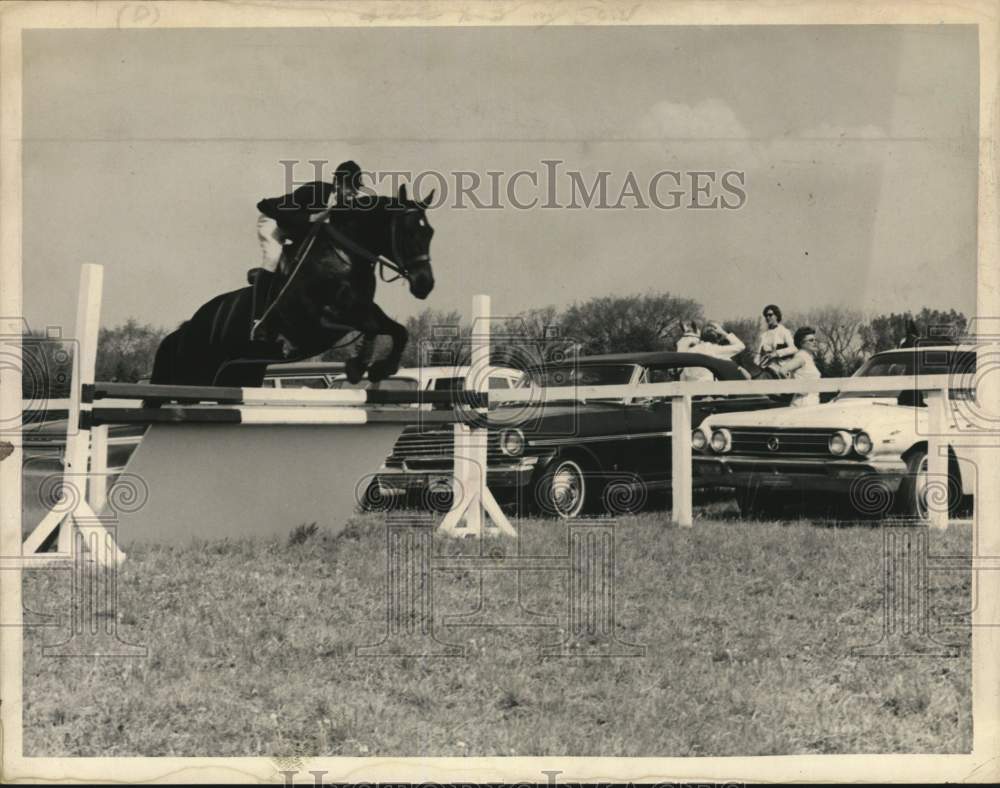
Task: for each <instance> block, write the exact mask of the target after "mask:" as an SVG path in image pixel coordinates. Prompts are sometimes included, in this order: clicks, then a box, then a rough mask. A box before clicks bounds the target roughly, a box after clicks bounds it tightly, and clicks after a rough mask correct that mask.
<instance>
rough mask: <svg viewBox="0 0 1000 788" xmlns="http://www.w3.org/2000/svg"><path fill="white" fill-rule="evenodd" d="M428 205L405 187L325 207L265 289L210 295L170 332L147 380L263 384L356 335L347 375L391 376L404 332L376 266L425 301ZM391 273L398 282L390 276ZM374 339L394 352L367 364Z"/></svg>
mask: <svg viewBox="0 0 1000 788" xmlns="http://www.w3.org/2000/svg"><path fill="white" fill-rule="evenodd" d="M432 199H433V193H432V194H431V195H430V196H429V197H428V198H427V199H426V200H411V199H409V198H408V197H407V194H406V186H405V185H403V186H400V189H399V193H398V195H397V196H394V197H386V196H380V195H357V196H355V197H354V198H352V199H351V200H349V201H346V202H345V204H343V205H338V206H334V207H333V208H330V209H328V210H327V211H326V212H325V214H324V215H322V216H321V217H319V220H318V221H315V222H312V223H311V226H310V228H309V230H308V232H306V233H305V234H304V235H302V236H301V237H298V238H293V239H292V242H291V243H290V244H289V245H288V246H286V247H285V253H284V255H283V263H282V266H281V267H280V268H279V272H278V273H276V274H273V275H271V276H270V277H269V279H268V280H267V282H266V284H264V285H263V286H256V287H254V286H251V287H243V288H240V289H239V290H233V291H231V292H228V293H223V294H221V295H218V296H216V297H215V298H213V299H212V300H210V301H208V302H207V303H206V304H204V305H203V306H201V307H200V308H199V309H198V310H197V311H196V312H195V313H194V315H193V316H192V317H191V319H190V320H187V321H185V322H184V323H182V324H181V326H180V327H179V328H178V329H177V330H176V331H174V332H173V333H171V334H168V335H167V336H166V337H165V338H164V339H163V341H162V342H161V343H160V346H159V347H158V348H157V351H156V357H155V360H154V363H153V373H152V376H151V378H150V383H154V384H172V385H194V386H198V385H201V386H210V385H215V386H240V387H244V386H260V385H262V384H263V381H264V373H265V370H266V369H267V365H268V364H270V363H274V362H279V361H296V360H302V359H306V358H311V357H313V356H316V355H318V354H320V353H322V352H324V351H326V350H329V349H330V348H332V347H334V346H336V345H337V343H338V342H340V341H341V340H342V339H343V338H344V337H345V336H347V335H349V334H353V333H354V332H357V331H360V332H361V335H362V342H361V345H360V348H359V349H358V351H357V353H356V354H355V356H354V357H353V358H351V359H350V360H349V361H348V362H347V364H346V367H345V371H346V373H347V376H348V378H349V379H350V380H351V381H352V382H358V381H359V380H361V378H362V377H363V376H364V375H365V373H367V375H368V379H369V380H371V381H372V382H377V381H379V380H382V379H384V378H386V377H388V376H389V375H392V374H393V373H395V372H396V370H398V369H399V365H400V361H401V358H402V354H403V350H404V349H405V347H406V343H407V340H408V335H407V331H406V329H405V328H404V327H403V326H402V325H400V324H399V323H397V322H396V321H394V320H392V319H391V318H390V317H388V316H387V315H386V314H385V312H383V311H382V309H381V308H379V306H378V305H377V304H376V303H375V300H374V299H375V289H376V268H377V269H378V274H379V277H380V278H381V279H382V280H383V281H386V282H390V281H395V279H399V278H403V279H406V280H407V282H408V283H409V288H410V293H411V294H412V295H413V296H415V297H416V298H419V299H425V298H427V296H428V295H430V292H431V290H433V289H434V273H433V270H432V268H431V259H430V242H431V237H432V236H433V234H434V229H433V228H432V227H431V226H430V223H429V222H428V221H427V217H426V210H427V207H428V205H429V204H430V202H431V200H432ZM288 261H292V262H290V263H289V262H288ZM387 268H388V269H390V270H392V271H394V272H395V274H396V276H395V277H393V278H391V279H390V278H387V277H386V274H385V269H387ZM262 306H263V308H262ZM258 315H259V317H258ZM379 335H387V336H389V338H390V339H391V340H392V348H391V350H390V351H389V353H388V354H387V356H386V357H385V358H384V359H382V360H379V361H376V362H374V363H373V362H372V357H373V353H374V341H375V338H376V337H377V336H379Z"/></svg>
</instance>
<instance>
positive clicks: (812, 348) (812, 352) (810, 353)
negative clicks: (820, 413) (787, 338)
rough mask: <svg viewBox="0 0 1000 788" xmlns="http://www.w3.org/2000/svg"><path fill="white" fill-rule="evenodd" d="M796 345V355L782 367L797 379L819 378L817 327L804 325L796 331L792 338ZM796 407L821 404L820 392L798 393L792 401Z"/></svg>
mask: <svg viewBox="0 0 1000 788" xmlns="http://www.w3.org/2000/svg"><path fill="white" fill-rule="evenodd" d="M792 341H793V342H794V343H795V347H796V348H798V350H796V351H795V355H794V356H792V358H791V359H790V360H789V361H786V362H785V363H784V364H783V365H782V368H783V369H784V371H785V372H786V373H788V376H789V377H792V378H795V379H796V380H819V379H820V378H821V377H822V375H821V374H820V371H819V369H818V368H817V367H816V331H815V329H812V328H808V327H803V328H800V329H799V330H798V331H796V332H795V336H794V337H793V338H792ZM791 404H792V406H794V407H802V406H804V405H819V393H818V392H815V391H814V392H811V393H809V394H796V395H795V396H794V397H793V399H792V402H791Z"/></svg>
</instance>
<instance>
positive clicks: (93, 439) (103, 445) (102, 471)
mask: <svg viewBox="0 0 1000 788" xmlns="http://www.w3.org/2000/svg"><path fill="white" fill-rule="evenodd" d="M89 481H90V498H89V500H90V506H91V508H92V509H93V510H94V511H95V512H97V513H98V514H100V513H101V510H102V509H103V508H104V504H106V503H107V502H108V425H107V424H99V425H98V426H96V427H94V429H92V430H91V431H90V479H89Z"/></svg>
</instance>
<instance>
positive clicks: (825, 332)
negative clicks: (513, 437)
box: [22, 292, 967, 398]
mask: <svg viewBox="0 0 1000 788" xmlns="http://www.w3.org/2000/svg"><path fill="white" fill-rule="evenodd" d="M705 318H706V315H705V310H704V307H703V306H702V305H701V304H700V303H698V302H697V301H695V300H693V299H690V298H683V297H680V296H675V295H672V294H671V293H666V292H664V293H648V294H637V295H628V296H599V297H595V298H591V299H588V300H586V301H581V302H577V303H573V304H571V305H569V306H567V307H562V308H560V307H556V306H546V307H541V308H534V309H527V310H524V311H522V312H519V313H518V314H516V315H511V316H509V317H503V318H499V319H494V320H493V321H491V324H490V331H491V334H492V341H491V360H492V362H493V363H495V364H508V365H511V366H516V367H524V366H525V365H526V364H530V363H537V362H542V361H552V360H558V359H564V358H571V357H573V356H574V355H592V354H597V353H628V352H643V351H656V350H673V349H674V348H675V346H676V342H677V339H678V338H679V336H680V333H681V332H680V328H679V327H680V323H681V321H682V320H695V321H698V322H699V323H703V322H704V320H705ZM720 322H721V323H722V324H723V326H724V327H725V329H726V330H727V331H731V332H732V333H734V334H736V336H738V337H739V338H740V339H741V340H742V341H743V342H744V344H745V345H746V346H747V350H746V351H744V355H743V357H737V358H736V361H737V362H738V363H740V362H743V363H746V362H747V360H748V358H747V357H749V356H751V355H752V353H753V349H754V348H755V347H756V342H757V340H758V339H759V337H760V334H761V332H762V331H763V330H764V328H765V325H764V320H763V317H761V316H760V315H759V314H758V315H749V316H736V317H733V318H731V319H729V320H722V321H720ZM783 322H784V324H785V325H786V326H788V327H789V328H790V329H791V330H792V331H793V332H794V331H795V329H796V328H799V327H802V326H810V327H812V328H813V329H815V330H816V336H817V339H818V345H819V348H818V356H817V359H816V364H817V366H818V367H819V369H820V372H822V374H823V375H824V377H846V376H849V375H851V374H853V373H854V371H855V370H857V368H858V367H859V366H860V365H861V363H862V362H863V361H864V360H865V359H866V358H868V357H869V356H870V355H871V354H873V353H876V352H878V351H881V350H887V349H889V348H894V347H898V346H899V343H900V342H901V341H902V340H903V339H904V338H905V337H906V334H907V330H908V326H913V325H915V326H916V328H917V330H918V333H919V334H920V335H921V336H941V335H947V336H950V337H952V338H957V337H960V336H962V335H963V334H964V332H965V328H966V324H967V319H966V316H965V315H964V314H962V313H961V312H957V311H955V310H954V309H948V310H942V309H932V308H929V307H924V308H923V309H921V310H920V311H919V312H899V313H895V312H894V313H890V314H879V315H875V316H871V315H866V314H865V313H864V312H862V311H861V310H858V309H852V308H847V307H841V306H825V307H818V308H815V309H810V310H805V311H799V312H795V311H791V310H789V311H787V312H786V313H785V319H784V320H783ZM406 328H407V330H408V331H409V333H410V342H409V344H408V346H407V348H406V351H405V353H404V355H403V364H404V366H425V365H431V364H445V365H447V364H466V363H468V359H469V335H470V333H471V326H470V325H469V322H468V321H467V320H466V319H465V318H463V316H462V315H461V314H460V313H459V312H457V311H450V312H449V311H442V310H436V309H432V308H428V309H424V310H423V311H422V312H420V313H419V314H417V315H415V316H413V317H410V318H409V319H408V320H407V321H406ZM168 331H169V330H168V329H165V328H160V327H157V326H152V325H149V324H143V323H139V322H138V321H137V320H135V319H129V320H128V321H126V322H125V323H124V324H122V325H120V326H115V327H113V328H102V329H101V331H100V335H99V338H98V351H97V379H98V380H107V381H113V380H114V381H120V382H137V381H139V380H141V379H143V378H145V377H147V376H148V375H149V374H150V371H151V370H152V368H153V356H154V354H155V352H156V348H157V346H158V345H159V343H160V341H161V340H162V339H163V337H164V336H166V334H167V333H168ZM24 340H25V341H24V345H23V353H22V357H23V370H24V374H23V383H22V388H23V395H24V396H25V397H26V398H31V397H36V398H39V397H44V396H48V397H65V396H67V395H68V393H69V385H70V382H69V377H70V376H69V370H70V368H71V361H70V359H71V357H72V343H71V342H62V341H59V340H52V339H46V338H45V337H44V336H42V335H38V334H28V335H26V336H25V337H24ZM352 352H353V347H352V346H350V345H348V346H345V347H343V348H338V349H336V350H333V351H328V352H327V353H325V354H323V355H322V356H321V357H320V358H321V359H323V360H343V359H345V358H348V357H350V355H351V354H352ZM377 352H382V351H381V348H377Z"/></svg>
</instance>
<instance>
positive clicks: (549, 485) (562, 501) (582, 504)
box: [534, 457, 600, 520]
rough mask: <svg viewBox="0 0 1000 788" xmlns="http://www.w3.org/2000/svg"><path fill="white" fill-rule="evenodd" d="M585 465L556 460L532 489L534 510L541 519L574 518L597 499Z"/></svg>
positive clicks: (596, 493) (573, 460)
mask: <svg viewBox="0 0 1000 788" xmlns="http://www.w3.org/2000/svg"><path fill="white" fill-rule="evenodd" d="M587 468H588V465H587V463H585V462H583V461H582V460H580V459H578V458H576V457H557V458H556V459H554V460H553V461H552V462H551V464H550V465H549V467H548V468H546V469H545V472H544V473H542V475H541V476H540V477H539V478H538V481H537V482H536V483H535V485H534V509H535V511H537V512H538V513H539V514H541V515H542V516H543V517H559V518H562V519H564V520H569V519H572V518H573V517H578V516H579V515H581V514H583V513H585V512H588V511H590V510H591V509H592V508H593V502H594V501H595V500H599V499H600V491H599V490H596V489H594V488H595V486H596V485H595V484H594V477H593V475H591V474H589V473H588V471H587Z"/></svg>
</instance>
